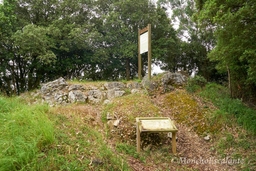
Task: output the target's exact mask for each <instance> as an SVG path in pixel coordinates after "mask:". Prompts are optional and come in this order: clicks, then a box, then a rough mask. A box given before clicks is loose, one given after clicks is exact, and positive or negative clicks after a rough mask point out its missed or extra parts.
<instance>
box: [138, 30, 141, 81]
mask: <svg viewBox="0 0 256 171" xmlns="http://www.w3.org/2000/svg"><path fill="white" fill-rule="evenodd" d="M138 78H139V80H141V54H140V29H139V30H138Z"/></svg>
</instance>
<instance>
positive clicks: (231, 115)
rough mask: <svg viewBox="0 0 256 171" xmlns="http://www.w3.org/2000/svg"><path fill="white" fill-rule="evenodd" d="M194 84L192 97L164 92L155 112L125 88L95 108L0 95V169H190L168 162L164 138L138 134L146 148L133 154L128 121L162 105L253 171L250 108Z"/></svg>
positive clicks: (219, 90)
mask: <svg viewBox="0 0 256 171" xmlns="http://www.w3.org/2000/svg"><path fill="white" fill-rule="evenodd" d="M156 80H159V78H156ZM200 80H201V79H199V82H198V81H197V82H196V83H193V84H200V86H199V87H196V86H194V87H193V88H192V89H190V90H191V91H190V92H194V93H195V94H188V93H187V92H186V91H185V90H175V91H173V92H170V93H168V94H165V95H164V96H165V100H164V101H163V104H161V107H160V106H157V105H156V104H155V103H154V102H153V101H154V100H152V97H150V96H148V95H147V94H146V93H136V94H130V92H129V91H128V90H126V92H127V93H126V95H125V96H123V97H119V98H115V99H113V100H112V101H111V103H109V104H106V105H102V106H101V105H89V104H72V105H69V106H68V105H67V106H58V107H54V108H49V107H48V106H46V105H36V104H33V105H28V104H32V103H33V100H29V99H26V98H24V97H22V99H23V100H22V99H21V98H4V97H0V137H1V139H0V170H1V171H2V170H3V171H9V170H14V171H15V170H26V171H27V170H28V171H30V170H31V171H32V170H33V171H34V170H36V171H37V170H38V171H40V170H44V171H52V170H63V171H64V170H65V171H68V170H76V171H80V170H81V171H84V170H94V171H98V170H123V171H126V170H132V169H131V166H130V165H129V164H128V162H129V161H134V162H135V163H136V164H135V165H134V166H137V167H139V166H140V165H141V166H148V167H151V166H152V168H158V169H159V170H161V169H162V170H167V169H168V168H173V167H175V169H176V170H179V169H180V170H193V168H192V169H190V168H188V167H187V166H186V165H179V166H178V165H175V166H174V165H173V163H172V162H171V161H172V160H174V159H175V157H177V156H174V155H172V154H170V150H171V148H170V143H169V142H166V138H167V137H166V135H164V134H163V135H161V134H148V135H142V139H143V140H144V141H143V143H145V146H144V148H143V150H142V152H141V153H140V154H138V153H137V152H136V142H135V141H136V129H135V124H134V123H135V118H136V117H138V116H140V117H142V116H145V117H148V116H165V114H166V113H162V110H161V108H162V109H163V108H164V109H167V111H168V112H169V113H171V114H173V115H174V116H176V117H177V118H175V119H176V121H177V122H179V123H183V124H184V125H187V126H189V127H192V128H193V129H194V130H195V131H196V132H197V133H198V134H199V135H201V134H202V135H204V133H205V132H206V133H212V135H213V136H212V140H213V141H210V142H207V143H212V144H213V146H212V151H213V152H214V153H215V152H216V153H217V154H219V155H220V156H221V157H231V158H242V159H244V163H243V165H241V166H239V170H255V169H256V168H255V166H256V160H255V158H256V155H255V152H256V141H255V132H256V131H255V130H256V129H255V128H256V126H255V116H256V115H255V111H254V110H252V109H250V108H247V107H246V106H245V105H244V104H243V103H242V101H240V100H238V99H231V98H229V94H228V90H227V89H226V88H224V87H222V86H220V85H217V84H209V83H208V84H207V85H206V86H204V85H203V84H204V81H200ZM69 83H72V84H73V83H75V84H77V83H80V84H84V83H83V82H78V81H77V82H69ZM87 83H88V82H86V84H87ZM201 83H202V85H201ZM103 84H104V83H103V82H95V83H93V85H103ZM90 85H91V84H90ZM189 86H193V85H192V83H191V85H189ZM198 95H199V96H200V97H198ZM24 99H25V100H24ZM26 100H28V104H27V103H26V102H25V101H26ZM213 104H214V105H213ZM163 111H165V110H163ZM168 112H167V113H168ZM108 114H109V115H111V116H116V117H117V118H119V119H120V120H121V122H120V124H119V125H118V126H117V127H113V126H111V124H109V120H107V117H106V116H107V115H108ZM181 140H182V139H181ZM147 141H148V143H147ZM178 143H179V140H178ZM178 157H179V156H178ZM176 167H177V168H176Z"/></svg>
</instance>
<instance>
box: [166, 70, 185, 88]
mask: <svg viewBox="0 0 256 171" xmlns="http://www.w3.org/2000/svg"><path fill="white" fill-rule="evenodd" d="M186 80H187V78H186V76H185V75H183V74H181V73H179V72H175V73H171V72H167V73H165V74H164V75H163V77H162V79H161V84H162V87H163V92H169V91H172V90H174V89H175V88H176V87H181V86H183V85H184V84H185V83H186Z"/></svg>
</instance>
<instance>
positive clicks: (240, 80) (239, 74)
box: [198, 0, 256, 98]
mask: <svg viewBox="0 0 256 171" xmlns="http://www.w3.org/2000/svg"><path fill="white" fill-rule="evenodd" d="M198 6H200V7H201V8H202V10H200V13H199V18H200V22H201V24H202V26H204V27H208V26H209V25H211V26H213V27H215V37H216V39H217V44H216V47H215V48H214V49H213V51H212V52H211V53H210V54H209V58H210V59H211V60H212V61H216V62H217V63H218V64H217V66H216V68H217V69H218V70H219V71H221V72H229V74H230V77H229V80H230V84H231V85H230V88H231V89H232V90H233V91H232V94H231V95H232V96H234V97H239V98H241V97H245V98H251V97H253V96H254V94H255V93H254V92H255V87H256V77H255V75H256V74H255V73H256V68H255V66H256V65H255V63H256V56H255V55H256V52H255V49H256V45H255V44H254V43H252V42H253V41H254V40H255V34H253V33H254V32H255V31H256V27H255V25H256V24H255V22H256V19H255V15H254V14H255V12H256V5H255V1H253V0H249V1H247V0H241V1H225V2H223V1H219V0H213V1H212V0H207V1H198Z"/></svg>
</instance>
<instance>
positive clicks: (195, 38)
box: [159, 0, 216, 80]
mask: <svg viewBox="0 0 256 171" xmlns="http://www.w3.org/2000/svg"><path fill="white" fill-rule="evenodd" d="M159 3H160V4H161V5H162V6H163V7H165V6H167V8H170V9H172V15H171V19H172V22H173V24H175V25H176V26H178V27H177V34H178V36H179V38H180V42H179V44H178V46H176V48H177V49H179V52H178V54H177V55H176V58H175V59H174V61H175V63H176V65H175V67H176V68H175V70H176V71H177V70H178V69H179V70H180V69H181V70H186V71H188V72H189V73H191V72H192V71H193V70H198V72H199V73H198V74H200V75H203V76H204V77H205V78H206V79H207V80H213V79H214V78H215V77H216V76H215V73H214V72H215V71H214V63H213V62H210V61H209V59H208V58H207V53H208V52H209V51H211V49H212V48H213V46H214V44H215V41H214V38H213V28H212V27H207V28H202V27H201V26H200V24H199V23H198V19H197V13H198V9H197V8H196V4H195V2H194V1H193V0H161V1H159Z"/></svg>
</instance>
